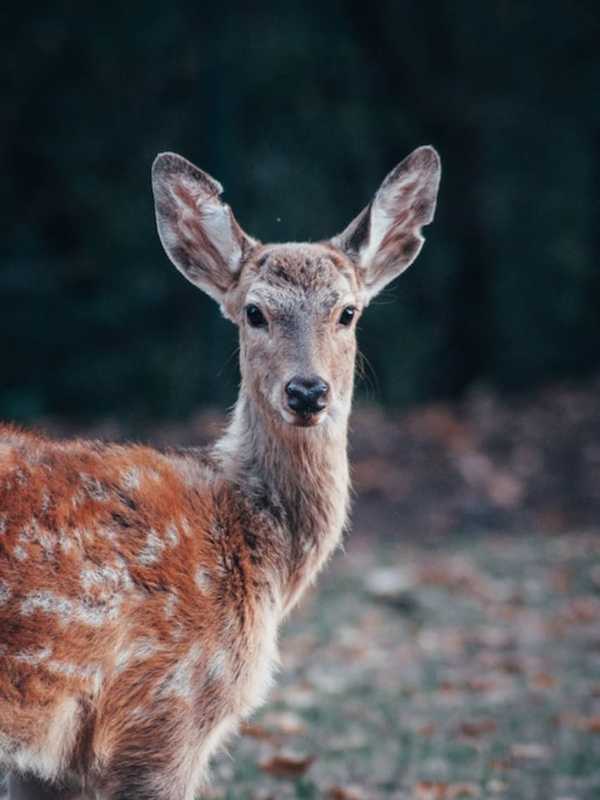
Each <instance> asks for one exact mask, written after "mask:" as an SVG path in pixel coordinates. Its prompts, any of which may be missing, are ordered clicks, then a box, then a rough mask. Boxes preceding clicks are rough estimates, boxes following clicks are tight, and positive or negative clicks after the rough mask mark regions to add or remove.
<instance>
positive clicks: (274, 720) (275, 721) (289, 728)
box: [263, 711, 306, 736]
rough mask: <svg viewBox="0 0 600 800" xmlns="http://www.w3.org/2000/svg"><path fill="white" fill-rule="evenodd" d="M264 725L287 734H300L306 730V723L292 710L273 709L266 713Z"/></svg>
mask: <svg viewBox="0 0 600 800" xmlns="http://www.w3.org/2000/svg"><path fill="white" fill-rule="evenodd" d="M263 725H264V726H265V727H266V728H269V729H271V730H273V731H275V732H277V733H283V734H285V735H286V736H299V735H301V734H303V733H305V732H306V723H305V722H304V720H303V719H302V717H300V716H298V714H294V713H293V712H291V711H280V712H277V711H272V712H271V713H270V714H265V716H264V718H263Z"/></svg>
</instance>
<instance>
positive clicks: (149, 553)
mask: <svg viewBox="0 0 600 800" xmlns="http://www.w3.org/2000/svg"><path fill="white" fill-rule="evenodd" d="M164 549H165V543H164V542H163V540H162V539H160V538H159V537H158V534H157V533H156V531H155V530H151V531H149V532H148V535H147V537H146V544H145V545H144V549H143V550H142V551H141V553H140V554H139V556H138V561H139V562H140V564H144V565H146V566H147V565H149V564H155V563H156V562H157V561H158V559H159V558H160V556H161V554H162V551H163V550H164Z"/></svg>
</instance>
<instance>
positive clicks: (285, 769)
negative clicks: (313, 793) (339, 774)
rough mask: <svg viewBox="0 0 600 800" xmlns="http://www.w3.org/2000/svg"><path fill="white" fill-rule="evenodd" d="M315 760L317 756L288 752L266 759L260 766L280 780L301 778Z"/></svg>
mask: <svg viewBox="0 0 600 800" xmlns="http://www.w3.org/2000/svg"><path fill="white" fill-rule="evenodd" d="M314 760H315V756H312V755H307V754H306V753H297V752H295V751H292V750H288V751H282V752H280V753H276V754H275V755H273V756H270V757H269V758H265V759H264V760H263V761H261V762H260V763H259V765H258V766H259V767H260V769H262V771H263V772H268V773H269V775H275V776H276V777H278V778H300V777H301V776H302V775H304V773H305V772H306V771H307V770H308V768H309V767H310V765H311V764H312V763H313V761H314Z"/></svg>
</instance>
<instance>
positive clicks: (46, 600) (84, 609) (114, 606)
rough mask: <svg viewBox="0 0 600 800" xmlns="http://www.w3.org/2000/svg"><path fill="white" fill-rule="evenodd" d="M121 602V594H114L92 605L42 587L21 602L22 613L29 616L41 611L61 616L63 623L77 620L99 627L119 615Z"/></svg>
mask: <svg viewBox="0 0 600 800" xmlns="http://www.w3.org/2000/svg"><path fill="white" fill-rule="evenodd" d="M121 602H122V598H121V597H120V595H113V596H111V597H110V599H109V600H108V601H104V602H102V603H100V604H98V605H92V604H90V603H86V602H77V601H74V600H70V599H69V598H67V597H61V596H60V595H57V594H54V592H50V591H47V590H44V589H41V590H38V591H35V592H31V593H30V594H28V595H27V597H26V598H25V599H24V600H23V601H22V603H21V613H22V614H23V615H24V616H29V615H30V614H33V613H34V612H35V611H41V612H42V613H44V614H53V615H57V616H59V617H60V618H61V620H60V621H61V623H62V624H63V625H66V624H68V623H69V622H73V621H75V622H80V623H81V624H82V625H89V626H91V627H93V628H97V627H99V626H100V625H103V624H104V623H105V622H108V621H111V620H114V619H116V618H117V617H118V614H119V609H120V606H121Z"/></svg>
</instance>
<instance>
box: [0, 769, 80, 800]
mask: <svg viewBox="0 0 600 800" xmlns="http://www.w3.org/2000/svg"><path fill="white" fill-rule="evenodd" d="M80 797H81V795H79V794H78V793H77V792H74V791H73V789H68V788H66V787H64V786H56V785H54V784H51V783H48V782H47V781H42V780H40V779H39V778H35V777H33V776H32V775H18V774H17V773H15V772H13V773H11V774H10V775H9V776H8V798H7V800H76V798H80ZM81 800H83V798H81Z"/></svg>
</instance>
